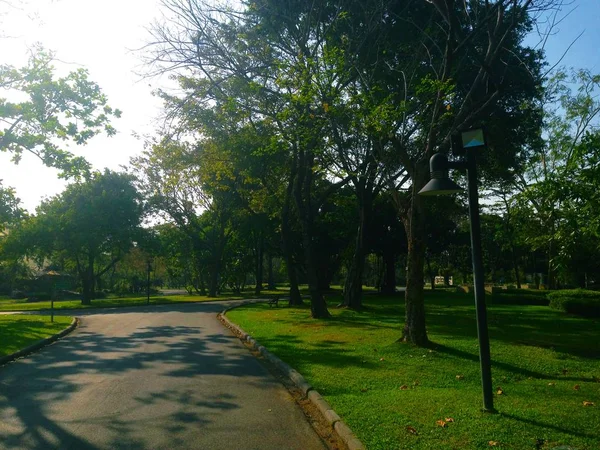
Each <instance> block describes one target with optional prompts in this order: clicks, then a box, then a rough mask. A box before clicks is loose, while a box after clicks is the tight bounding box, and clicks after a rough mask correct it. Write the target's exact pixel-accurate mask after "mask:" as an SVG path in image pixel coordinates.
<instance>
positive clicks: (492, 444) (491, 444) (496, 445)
mask: <svg viewBox="0 0 600 450" xmlns="http://www.w3.org/2000/svg"><path fill="white" fill-rule="evenodd" d="M488 444H490V447H498V446H499V445H500V442H498V441H489V442H488Z"/></svg>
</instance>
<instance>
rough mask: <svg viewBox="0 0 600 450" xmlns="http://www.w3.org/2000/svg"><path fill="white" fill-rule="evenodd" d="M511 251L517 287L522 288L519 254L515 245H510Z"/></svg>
mask: <svg viewBox="0 0 600 450" xmlns="http://www.w3.org/2000/svg"><path fill="white" fill-rule="evenodd" d="M510 249H511V253H512V265H513V270H514V271H515V281H516V283H517V289H521V275H520V274H519V263H518V262H517V254H516V252H515V247H514V245H512V243H511V245H510Z"/></svg>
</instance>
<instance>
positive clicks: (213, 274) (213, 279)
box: [208, 262, 219, 297]
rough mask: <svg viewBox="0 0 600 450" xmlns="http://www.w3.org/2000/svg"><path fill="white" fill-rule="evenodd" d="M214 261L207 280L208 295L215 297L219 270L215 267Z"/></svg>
mask: <svg viewBox="0 0 600 450" xmlns="http://www.w3.org/2000/svg"><path fill="white" fill-rule="evenodd" d="M216 265H217V264H216V262H215V264H214V266H213V270H211V271H210V279H209V281H208V296H209V297H216V296H217V290H218V289H219V270H218V269H217V267H216Z"/></svg>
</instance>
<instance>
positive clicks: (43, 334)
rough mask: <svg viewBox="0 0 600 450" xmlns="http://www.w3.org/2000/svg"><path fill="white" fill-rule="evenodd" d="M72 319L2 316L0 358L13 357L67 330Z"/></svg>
mask: <svg viewBox="0 0 600 450" xmlns="http://www.w3.org/2000/svg"><path fill="white" fill-rule="evenodd" d="M72 320H73V318H72V317H60V316H56V317H54V322H50V317H46V316H31V315H18V314H10V315H0V357H2V356H7V355H11V354H13V353H15V352H17V351H19V350H22V349H24V348H26V347H29V346H30V345H32V344H35V343H36V342H38V341H40V340H42V339H46V338H49V337H50V336H53V335H55V334H57V333H60V332H61V331H62V330H64V329H65V328H67V327H68V326H69V325H70V323H71V321H72Z"/></svg>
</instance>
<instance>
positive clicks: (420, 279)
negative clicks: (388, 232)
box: [402, 164, 429, 346]
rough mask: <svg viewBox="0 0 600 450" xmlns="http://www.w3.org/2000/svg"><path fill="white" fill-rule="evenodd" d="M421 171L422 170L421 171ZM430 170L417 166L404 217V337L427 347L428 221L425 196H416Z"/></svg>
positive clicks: (405, 339) (404, 339) (407, 340)
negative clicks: (424, 211) (405, 255)
mask: <svg viewBox="0 0 600 450" xmlns="http://www.w3.org/2000/svg"><path fill="white" fill-rule="evenodd" d="M419 170H420V171H419ZM426 178H427V172H426V169H425V167H419V165H418V164H417V165H416V167H415V176H414V177H413V180H414V181H413V188H412V195H411V196H412V198H411V205H410V209H409V211H408V214H405V215H404V217H403V219H404V220H403V223H404V228H405V230H406V237H407V239H408V255H407V268H408V270H407V274H406V293H405V304H406V311H405V323H404V329H403V330H402V340H403V341H405V342H410V343H412V344H415V345H419V346H425V345H427V344H428V343H429V339H428V338H427V329H426V326H425V299H424V292H423V283H424V273H423V272H424V271H423V266H424V263H425V232H424V228H425V226H424V225H425V224H424V218H423V213H422V209H423V205H422V202H423V200H422V197H420V196H419V195H417V192H418V191H419V189H420V187H421V186H423V185H425V180H426Z"/></svg>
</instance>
